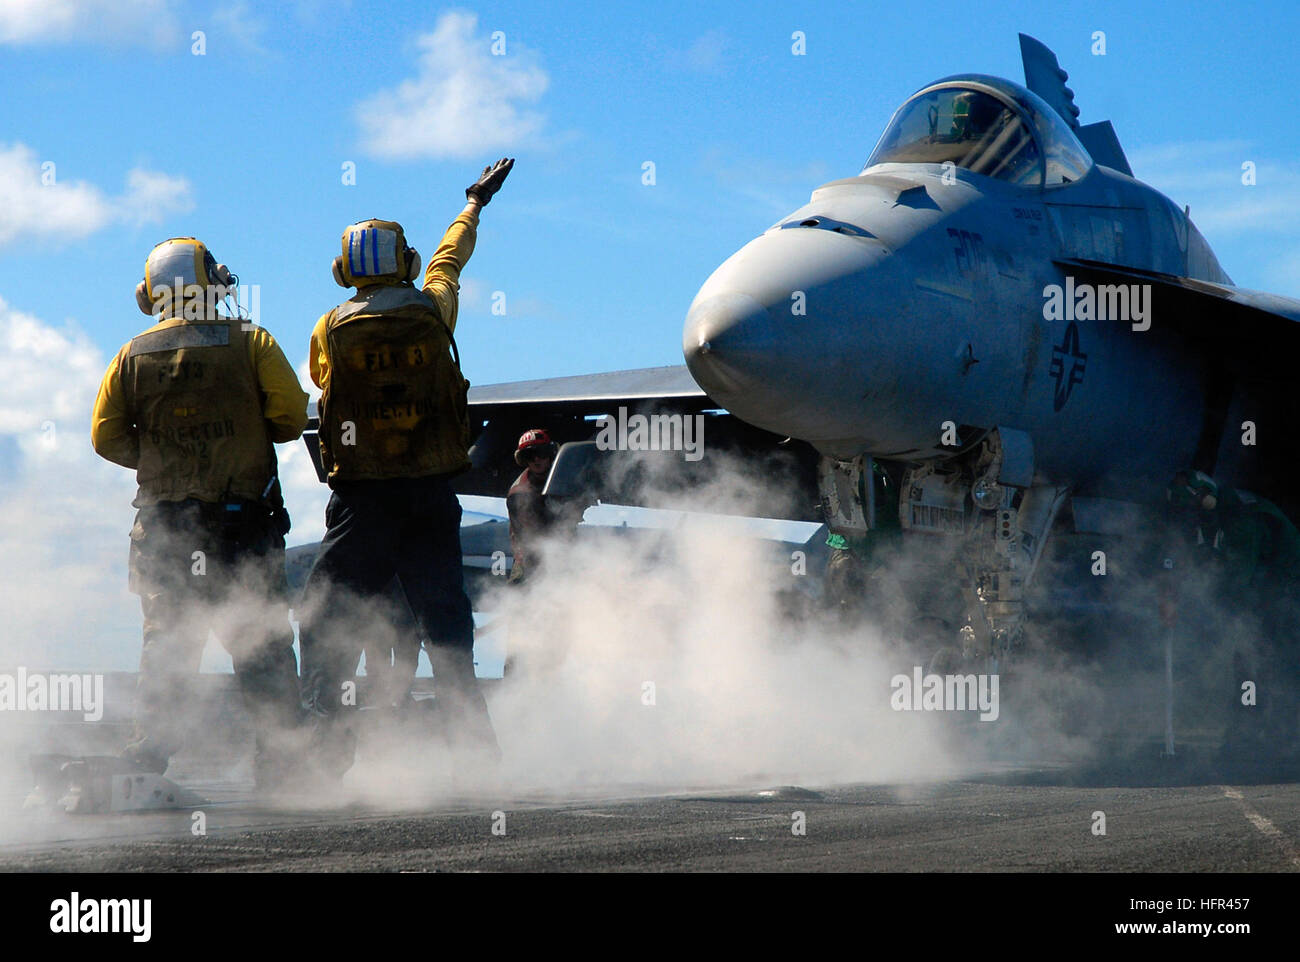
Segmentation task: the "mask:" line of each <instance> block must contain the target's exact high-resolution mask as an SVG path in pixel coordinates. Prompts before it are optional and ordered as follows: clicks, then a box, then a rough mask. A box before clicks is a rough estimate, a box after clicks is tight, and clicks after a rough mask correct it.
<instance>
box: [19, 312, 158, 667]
mask: <svg viewBox="0 0 1300 962" xmlns="http://www.w3.org/2000/svg"><path fill="white" fill-rule="evenodd" d="M107 363H108V359H107V358H106V357H105V356H104V355H103V354H101V352H100V351H99V349H98V348H97V347H96V346H95V345H94V343H93V342H92V341H91V340H90V338H89V337H88V336H87V335H86V334H85V332H84V331H82V330H80V329H79V328H77V327H75V326H67V327H64V328H56V327H54V326H52V325H50V324H47V323H45V322H44V321H42V320H40V319H39V318H37V317H34V316H32V315H30V314H27V313H24V312H22V311H18V310H15V309H13V308H11V307H10V306H9V305H8V304H7V303H6V302H5V301H4V300H3V299H0V449H2V450H3V455H4V457H3V462H4V463H3V466H2V467H0V555H3V557H5V558H6V559H8V564H7V565H6V570H5V577H4V578H2V579H0V616H2V617H3V618H4V621H5V631H4V633H3V636H0V663H3V664H5V665H10V666H13V665H19V664H23V665H26V666H28V667H32V668H36V667H38V666H49V667H72V668H75V667H78V666H80V668H81V669H82V670H93V669H102V668H117V669H124V668H131V667H133V661H134V660H135V659H136V658H137V657H138V653H139V645H140V637H139V632H140V624H139V605H138V602H136V600H135V599H134V598H133V597H132V596H131V595H130V594H129V593H128V592H127V590H126V556H127V533H128V532H129V530H130V527H131V517H132V511H133V509H132V508H131V498H132V497H133V495H134V492H135V484H134V476H133V475H132V473H131V472H129V471H127V470H125V469H123V468H120V467H118V466H117V465H115V464H110V463H109V462H107V461H104V460H102V459H100V458H99V457H98V456H97V455H96V454H95V453H94V451H93V450H92V448H91V446H90V436H89V435H90V410H91V405H92V404H93V402H94V398H95V392H96V390H97V389H98V386H99V380H100V378H101V376H102V375H103V372H104V368H105V367H106V366H107Z"/></svg>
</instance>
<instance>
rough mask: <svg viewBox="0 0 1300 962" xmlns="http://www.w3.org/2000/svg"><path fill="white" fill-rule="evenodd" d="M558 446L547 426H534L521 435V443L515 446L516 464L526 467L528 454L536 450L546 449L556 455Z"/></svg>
mask: <svg viewBox="0 0 1300 962" xmlns="http://www.w3.org/2000/svg"><path fill="white" fill-rule="evenodd" d="M557 447H558V446H557V445H556V443H555V442H554V441H552V440H551V435H550V434H549V433H548V432H547V430H546V429H545V428H532V429H530V430H528V431H525V432H524V433H523V434H522V435H520V437H519V444H518V446H517V447H516V448H515V464H517V465H519V466H520V467H521V468H522V467H526V466H527V465H528V455H529V454H531V453H532V452H534V451H539V450H540V451H546V452H547V453H549V454H551V455H552V456H554V454H555V452H556V450H557Z"/></svg>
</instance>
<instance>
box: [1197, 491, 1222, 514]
mask: <svg viewBox="0 0 1300 962" xmlns="http://www.w3.org/2000/svg"><path fill="white" fill-rule="evenodd" d="M1218 506H1219V499H1218V498H1216V497H1215V496H1214V495H1212V494H1207V495H1206V496H1205V497H1203V498H1201V507H1202V508H1203V509H1204V510H1206V511H1213V510H1214V509H1215V508H1217V507H1218Z"/></svg>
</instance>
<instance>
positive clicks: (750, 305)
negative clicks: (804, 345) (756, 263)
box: [682, 292, 773, 405]
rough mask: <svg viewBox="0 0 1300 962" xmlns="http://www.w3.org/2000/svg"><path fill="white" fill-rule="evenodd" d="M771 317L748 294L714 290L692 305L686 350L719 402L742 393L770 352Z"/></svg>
mask: <svg viewBox="0 0 1300 962" xmlns="http://www.w3.org/2000/svg"><path fill="white" fill-rule="evenodd" d="M771 340H772V330H771V319H770V318H769V317H768V313H767V311H766V310H764V309H763V306H762V305H761V304H759V303H758V301H756V300H755V299H754V298H752V297H750V296H749V295H748V294H741V293H738V292H726V293H720V294H715V295H712V296H709V297H706V298H704V299H703V300H699V301H697V302H696V303H694V304H692V305H691V309H690V312H689V313H688V314H687V315H686V324H685V327H684V328H683V330H682V354H683V355H684V356H685V358H686V366H687V368H688V369H689V370H690V372H691V376H692V377H694V378H695V381H696V383H698V384H699V385H700V387H702V388H704V390H705V391H707V392H708V393H709V396H710V397H712V398H713V399H714V400H716V401H718V402H719V403H721V404H724V405H725V404H728V403H729V400H730V399H731V398H734V397H735V396H737V395H738V394H742V393H743V392H744V391H745V389H746V388H747V387H748V386H749V381H750V380H751V379H752V377H753V373H754V370H755V367H756V366H757V365H761V364H762V363H764V362H766V361H768V360H769V359H770V358H771V356H772V354H771V349H772V346H773V345H772V344H771Z"/></svg>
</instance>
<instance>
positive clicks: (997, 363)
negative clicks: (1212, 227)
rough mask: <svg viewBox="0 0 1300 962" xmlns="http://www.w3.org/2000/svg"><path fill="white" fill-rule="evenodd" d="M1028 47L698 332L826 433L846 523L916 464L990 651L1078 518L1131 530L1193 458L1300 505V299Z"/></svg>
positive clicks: (923, 527) (1011, 633) (929, 106)
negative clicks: (1297, 484) (1232, 264)
mask: <svg viewBox="0 0 1300 962" xmlns="http://www.w3.org/2000/svg"><path fill="white" fill-rule="evenodd" d="M1020 44H1021V53H1022V57H1023V61H1024V68H1025V85H1023V86H1022V85H1021V84H1018V83H1013V82H1011V81H1009V80H1004V79H1001V78H998V77H992V76H986V75H982V74H960V75H955V76H950V77H946V78H944V79H942V80H939V81H936V82H934V83H931V84H927V85H926V86H924V87H922V88H921V89H920V90H918V91H917V92H916V93H915V94H913V95H912V96H911V97H910V98H908V99H907V101H906V102H905V103H903V105H902V106H901V107H900V108H899V109H898V110H897V111H896V112H895V114H894V116H893V118H892V119H891V120H890V121H889V123H888V125H887V126H886V127H885V130H884V133H883V134H882V135H881V137H880V140H879V142H878V143H877V144H876V147H875V149H874V150H873V151H872V153H871V155H870V157H869V158H868V160H867V162H866V165H865V167H864V168H863V170H862V171H861V172H860V173H858V174H857V175H855V176H852V177H846V178H843V179H840V180H835V181H832V182H830V183H828V184H825V185H823V186H821V187H819V188H817V189H816V190H814V191H813V193H812V198H811V200H810V202H809V203H808V204H806V205H805V206H803V207H801V208H799V209H798V210H796V211H794V212H793V213H791V214H790V215H789V216H788V217H785V218H782V219H781V220H780V221H779V222H778V223H777V224H775V225H773V226H772V227H771V228H770V229H768V230H767V231H765V232H764V233H763V234H762V235H761V236H759V237H757V238H756V239H754V240H753V241H751V242H750V243H748V244H746V245H745V246H744V247H743V248H742V249H741V250H739V251H738V252H736V253H735V254H734V255H732V256H731V257H730V258H729V259H727V260H726V261H725V262H724V263H723V264H722V265H721V266H720V267H719V268H718V269H717V270H716V271H715V272H714V273H713V275H712V276H711V277H710V278H709V279H708V280H707V281H706V282H705V283H704V286H703V287H702V288H701V289H700V291H699V293H698V295H697V296H696V297H695V300H694V302H693V303H692V305H691V307H690V310H689V313H688V315H687V319H686V324H685V329H684V332H683V344H682V348H683V352H684V355H685V359H686V364H687V367H688V368H689V370H690V372H691V375H692V376H693V377H694V379H695V380H696V382H698V383H699V385H700V386H701V387H702V388H703V389H704V390H705V392H706V393H707V394H708V396H709V397H710V398H711V399H712V400H713V401H714V402H716V403H717V404H718V405H719V406H721V407H723V408H725V409H726V410H728V411H729V412H731V413H732V414H734V415H736V416H738V417H739V418H741V419H743V420H745V421H747V422H749V423H750V424H753V425H756V426H758V427H761V428H763V429H765V430H767V431H771V432H773V433H775V434H778V435H782V436H788V437H791V438H796V439H801V440H803V441H806V442H808V443H810V444H811V445H812V446H813V447H814V448H815V449H816V451H817V452H818V453H819V454H820V455H821V458H820V461H819V465H818V474H819V479H820V482H819V483H820V489H821V492H822V496H823V504H824V507H825V509H826V512H827V521H828V523H829V524H830V526H831V529H832V530H834V531H837V532H842V533H845V534H864V533H866V532H867V531H869V530H870V529H872V528H873V527H875V526H877V525H878V524H879V522H880V518H879V517H878V516H877V514H878V511H879V510H880V507H879V506H878V505H875V504H874V503H873V500H874V499H873V498H872V496H871V492H872V486H871V485H870V484H863V483H862V482H863V479H864V478H869V477H871V474H870V472H871V470H872V467H871V461H872V459H879V460H883V461H885V462H888V463H892V464H894V465H897V466H898V467H899V469H900V472H901V484H900V485H899V488H898V489H899V490H900V491H901V492H902V495H901V503H900V504H899V505H898V511H899V521H900V522H901V525H902V527H903V529H904V532H905V536H906V535H907V534H908V533H910V534H924V535H928V536H941V537H944V538H947V539H951V540H952V541H953V542H954V543H955V545H956V547H957V549H958V557H959V559H960V563H961V565H962V566H963V568H964V577H963V579H962V581H963V583H964V584H965V587H966V589H967V592H968V600H969V601H970V602H971V605H972V607H977V608H978V609H979V611H980V612H981V614H982V616H983V617H980V618H976V619H975V622H974V623H973V625H972V627H973V628H974V629H975V630H976V631H977V633H979V634H980V635H981V641H982V643H983V645H984V646H985V647H986V648H987V647H990V646H991V647H994V648H996V647H998V646H999V645H1006V644H1010V643H1011V642H1012V641H1013V640H1014V639H1015V638H1016V636H1017V634H1018V632H1019V630H1020V627H1021V623H1022V619H1023V616H1024V609H1023V600H1024V594H1025V591H1026V590H1027V588H1028V586H1029V585H1030V584H1031V582H1032V580H1033V577H1034V574H1035V570H1036V568H1037V566H1038V563H1039V561H1040V559H1041V558H1042V555H1043V551H1044V547H1045V546H1046V545H1047V543H1048V541H1049V538H1050V536H1051V534H1052V532H1053V530H1054V525H1056V523H1057V522H1058V519H1059V518H1062V517H1068V516H1072V530H1073V531H1075V532H1088V531H1094V532H1109V533H1122V532H1123V531H1124V529H1125V528H1126V527H1127V526H1128V525H1130V524H1131V523H1132V522H1131V519H1132V518H1133V517H1134V513H1133V512H1132V511H1131V510H1129V506H1131V505H1146V504H1150V503H1152V502H1153V501H1156V500H1159V499H1160V498H1161V497H1162V495H1163V488H1164V486H1165V484H1167V482H1168V481H1169V479H1170V478H1171V477H1172V476H1173V474H1174V473H1175V472H1176V471H1177V470H1178V469H1179V468H1180V467H1187V466H1192V467H1195V468H1197V469H1199V470H1203V471H1205V472H1207V473H1211V474H1214V475H1216V476H1217V477H1219V478H1221V479H1224V480H1227V481H1229V482H1230V483H1231V484H1233V485H1234V486H1245V487H1248V488H1251V489H1252V490H1255V491H1259V492H1261V493H1264V494H1266V495H1267V496H1268V497H1272V498H1274V499H1275V500H1279V501H1281V502H1283V503H1285V504H1287V505H1288V506H1289V507H1293V506H1294V505H1293V502H1292V501H1291V498H1290V497H1289V495H1290V494H1291V492H1290V491H1289V490H1288V489H1287V486H1286V483H1285V478H1286V476H1287V473H1288V469H1289V465H1288V464H1286V459H1287V458H1288V456H1289V455H1288V453H1287V451H1286V444H1285V438H1286V437H1287V433H1286V425H1287V422H1288V421H1289V420H1290V416H1291V415H1292V414H1293V413H1294V412H1295V398H1294V393H1295V392H1294V390H1293V389H1292V388H1291V384H1293V383H1294V382H1293V375H1292V373H1291V364H1292V360H1291V359H1292V358H1293V357H1294V356H1295V350H1296V348H1297V347H1298V346H1300V337H1298V333H1300V328H1297V326H1296V322H1297V321H1300V302H1298V301H1295V300H1292V299H1290V298H1286V297H1280V296H1277V295H1273V294H1267V293H1262V292H1258V291H1250V290H1244V289H1241V288H1238V287H1235V286H1234V285H1233V284H1232V281H1231V279H1230V278H1229V277H1228V275H1227V274H1226V273H1225V272H1224V270H1223V268H1222V267H1221V266H1220V264H1219V262H1218V260H1217V258H1216V257H1215V255H1214V252H1213V251H1212V250H1211V249H1210V246H1209V244H1208V243H1207V242H1206V240H1205V238H1204V237H1202V235H1201V234H1200V232H1199V231H1198V230H1197V229H1196V226H1195V225H1194V224H1193V223H1192V221H1191V219H1190V217H1189V216H1188V211H1187V210H1186V209H1185V208H1180V207H1179V206H1178V205H1177V204H1175V203H1174V202H1173V201H1172V200H1170V199H1169V198H1168V197H1166V196H1164V195H1163V194H1161V193H1160V192H1159V191H1157V190H1155V189H1154V188H1152V187H1150V186H1149V185H1147V184H1145V183H1143V182H1142V181H1140V180H1138V179H1136V178H1135V177H1134V175H1133V171H1132V169H1131V168H1130V166H1129V163H1128V161H1127V159H1126V157H1125V155H1124V152H1123V150H1122V148H1121V147H1120V144H1119V140H1118V138H1117V136H1116V134H1115V132H1114V129H1113V128H1112V126H1111V124H1110V123H1109V122H1108V121H1102V122H1099V123H1092V124H1089V125H1087V126H1080V124H1079V122H1078V115H1079V109H1078V107H1076V106H1075V104H1074V94H1073V92H1072V91H1071V90H1070V88H1069V87H1067V86H1066V85H1065V80H1066V79H1067V75H1066V73H1065V71H1063V70H1062V69H1061V68H1060V67H1059V65H1058V63H1057V60H1056V56H1055V55H1054V54H1053V53H1052V52H1051V51H1050V50H1049V49H1048V48H1047V47H1045V46H1044V45H1043V44H1041V43H1040V42H1038V41H1037V40H1034V39H1033V38H1031V37H1028V36H1025V35H1023V34H1022V35H1021V36H1020ZM891 507H892V506H891Z"/></svg>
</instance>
